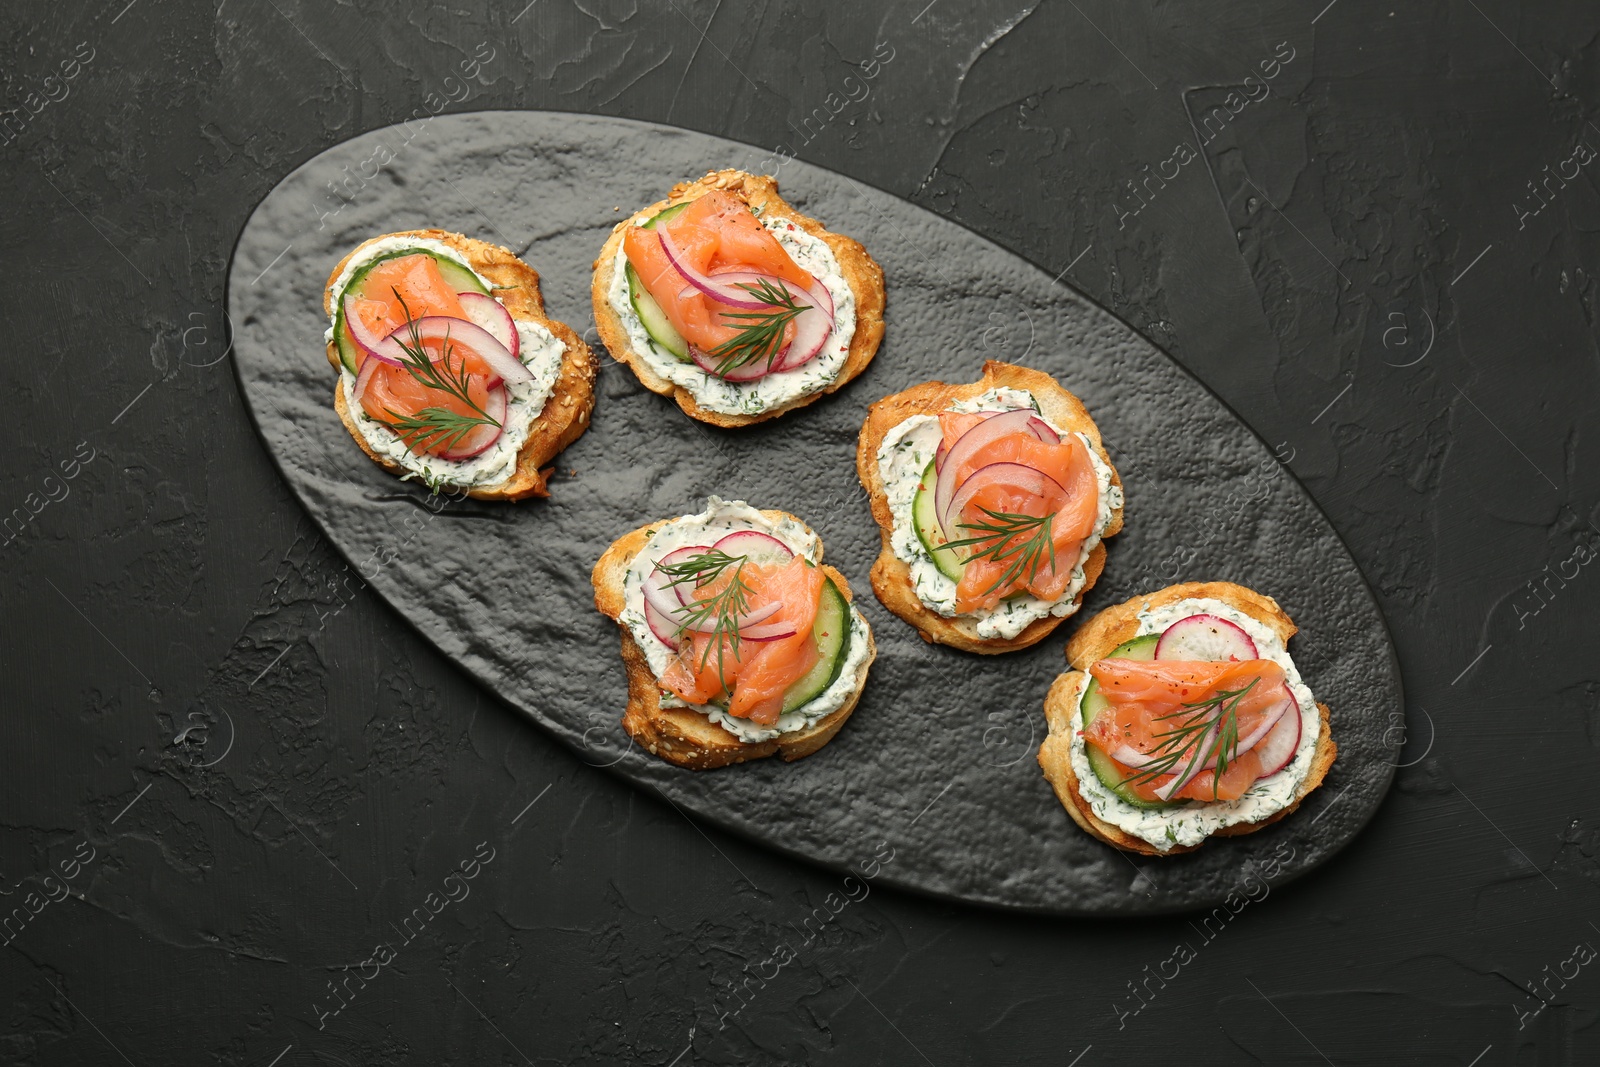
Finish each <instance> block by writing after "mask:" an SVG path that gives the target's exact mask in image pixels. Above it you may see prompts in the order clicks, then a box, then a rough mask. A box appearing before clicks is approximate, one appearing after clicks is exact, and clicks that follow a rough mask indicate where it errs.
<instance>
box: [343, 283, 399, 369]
mask: <svg viewBox="0 0 1600 1067" xmlns="http://www.w3.org/2000/svg"><path fill="white" fill-rule="evenodd" d="M355 299H356V298H355V297H354V296H352V295H351V294H349V293H346V294H345V295H344V328H345V329H346V330H348V331H349V333H350V339H351V340H352V341H354V342H355V343H356V348H357V349H359V350H360V351H361V355H362V362H363V364H364V363H365V362H366V360H367V358H369V357H370V358H372V359H376V360H379V361H380V362H383V363H387V364H389V365H390V366H392V367H398V366H401V365H402V364H403V363H404V361H405V357H406V354H405V353H404V352H402V351H401V350H400V345H399V344H398V343H396V342H393V341H391V340H389V339H388V338H385V337H379V336H378V335H377V334H375V333H373V332H372V331H371V330H369V329H368V328H367V324H366V323H364V322H362V321H361V316H360V315H357V314H356V311H355ZM392 336H393V334H390V337H392Z"/></svg>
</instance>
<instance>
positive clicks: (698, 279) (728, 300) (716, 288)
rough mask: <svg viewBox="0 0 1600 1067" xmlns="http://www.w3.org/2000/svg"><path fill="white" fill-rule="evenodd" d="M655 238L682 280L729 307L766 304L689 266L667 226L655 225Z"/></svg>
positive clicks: (751, 308)
mask: <svg viewBox="0 0 1600 1067" xmlns="http://www.w3.org/2000/svg"><path fill="white" fill-rule="evenodd" d="M656 239H657V240H659V241H660V242H661V251H663V252H665V253H666V256H667V262H669V263H671V264H672V269H673V270H675V271H677V272H678V273H679V274H681V275H682V276H683V279H684V281H686V282H688V283H689V284H690V285H692V286H694V287H695V288H696V289H698V290H699V291H700V292H702V293H704V294H705V295H706V296H709V297H710V298H711V299H713V300H715V301H717V302H718V303H719V304H727V305H728V306H729V307H736V308H740V309H742V310H745V311H759V310H761V309H762V308H764V307H766V306H767V305H766V304H765V303H763V302H761V301H760V300H756V299H755V298H754V297H752V296H751V294H750V293H748V292H746V291H745V290H743V289H740V288H738V287H737V286H734V285H732V284H726V283H723V282H720V281H718V280H717V279H715V278H713V277H711V276H710V275H709V274H702V273H700V272H699V271H697V270H695V269H694V268H693V267H691V266H690V265H689V264H688V262H687V261H686V260H685V259H684V256H683V252H682V250H680V249H679V248H678V246H677V245H676V244H675V243H673V240H672V234H671V233H669V232H668V230H667V227H665V226H657V227H656Z"/></svg>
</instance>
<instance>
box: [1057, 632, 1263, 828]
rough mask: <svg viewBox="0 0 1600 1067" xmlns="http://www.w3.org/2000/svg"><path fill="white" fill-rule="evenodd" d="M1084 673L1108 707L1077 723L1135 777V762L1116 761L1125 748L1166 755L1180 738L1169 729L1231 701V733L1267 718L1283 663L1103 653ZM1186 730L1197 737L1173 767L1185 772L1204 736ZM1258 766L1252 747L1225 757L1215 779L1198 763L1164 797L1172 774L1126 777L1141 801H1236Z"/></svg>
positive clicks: (1215, 712) (1242, 732) (1242, 733)
mask: <svg viewBox="0 0 1600 1067" xmlns="http://www.w3.org/2000/svg"><path fill="white" fill-rule="evenodd" d="M1089 673H1090V674H1091V675H1092V676H1093V677H1094V679H1095V681H1096V683H1097V684H1098V687H1099V691H1100V694H1101V695H1102V696H1103V697H1104V698H1105V700H1106V704H1107V706H1106V708H1105V709H1104V710H1102V711H1101V712H1100V713H1099V714H1098V715H1097V716H1095V719H1094V721H1093V722H1092V723H1091V724H1090V725H1089V726H1088V727H1086V728H1085V729H1084V731H1083V737H1084V740H1085V741H1087V742H1088V743H1089V744H1092V745H1094V746H1095V747H1097V748H1099V749H1100V750H1101V751H1102V752H1104V753H1105V754H1106V755H1107V756H1110V757H1112V760H1113V762H1114V763H1115V764H1116V766H1117V767H1118V768H1119V769H1120V770H1121V772H1122V773H1123V776H1124V778H1125V779H1127V778H1135V777H1136V776H1137V775H1138V774H1139V773H1140V772H1139V768H1138V767H1137V766H1129V765H1127V764H1125V763H1123V762H1122V761H1120V760H1118V759H1117V758H1116V757H1117V753H1118V752H1121V753H1122V754H1123V755H1124V756H1127V758H1128V759H1129V760H1130V761H1133V757H1132V756H1129V755H1128V750H1129V749H1131V750H1133V751H1134V752H1136V753H1139V754H1141V755H1143V756H1146V757H1159V756H1162V755H1164V754H1170V753H1172V752H1173V751H1174V750H1175V749H1178V748H1180V747H1181V746H1182V745H1183V744H1184V743H1185V738H1183V737H1179V736H1178V735H1177V734H1175V733H1174V731H1175V730H1178V729H1181V728H1184V727H1193V726H1198V725H1203V724H1205V723H1207V722H1208V721H1211V720H1215V719H1216V718H1218V716H1219V714H1220V713H1221V712H1222V711H1224V710H1226V709H1227V708H1228V707H1230V706H1231V708H1232V714H1233V716H1234V717H1235V722H1236V737H1238V738H1246V737H1250V736H1252V735H1253V734H1256V733H1258V731H1259V728H1260V727H1262V726H1263V725H1265V724H1266V723H1268V721H1269V717H1270V716H1271V715H1273V714H1274V712H1276V711H1277V709H1278V708H1279V706H1280V705H1281V704H1282V702H1283V701H1284V700H1285V699H1286V695H1287V694H1286V691H1285V688H1284V682H1285V675H1284V671H1283V668H1282V667H1280V666H1279V665H1278V664H1276V663H1274V662H1273V661H1272V660H1264V659H1249V660H1232V661H1227V662H1216V663H1212V662H1203V661H1188V660H1150V661H1142V660H1126V659H1103V660H1100V661H1099V662H1097V663H1095V664H1094V665H1093V666H1091V667H1090V668H1089ZM1190 737H1192V738H1194V740H1196V741H1199V742H1200V743H1199V744H1198V745H1196V747H1195V748H1193V749H1190V750H1188V752H1187V753H1186V754H1184V755H1183V756H1182V758H1181V759H1179V760H1178V761H1177V763H1176V765H1175V767H1174V770H1175V771H1178V772H1187V770H1188V769H1189V768H1190V765H1191V761H1192V760H1193V758H1194V756H1193V753H1195V752H1197V751H1198V752H1199V753H1200V756H1201V758H1202V760H1203V758H1204V750H1205V749H1206V748H1207V747H1208V743H1207V742H1205V741H1203V740H1202V739H1200V738H1199V737H1198V732H1195V733H1191V734H1190ZM1261 770H1262V766H1261V762H1260V760H1259V758H1258V756H1257V751H1256V749H1254V748H1251V749H1249V750H1247V751H1245V752H1240V753H1237V755H1235V756H1232V757H1231V758H1230V759H1229V760H1228V762H1227V766H1226V767H1225V768H1224V770H1223V773H1222V775H1221V776H1220V778H1219V777H1218V775H1217V774H1216V772H1215V770H1212V769H1207V770H1202V771H1200V772H1199V773H1198V774H1195V775H1194V776H1193V777H1191V778H1190V779H1189V780H1188V781H1187V782H1186V783H1185V784H1184V785H1183V786H1182V788H1180V789H1178V790H1177V791H1176V792H1174V793H1171V794H1170V795H1168V796H1161V795H1158V793H1157V790H1158V789H1160V788H1161V787H1162V786H1164V785H1166V784H1167V783H1169V782H1171V781H1172V780H1173V779H1174V778H1175V777H1177V776H1178V775H1177V774H1171V775H1166V776H1163V777H1161V778H1158V779H1155V780H1153V781H1129V782H1126V783H1125V784H1126V788H1129V789H1132V790H1133V791H1134V792H1135V793H1136V794H1137V795H1138V796H1140V797H1143V798H1144V799H1146V800H1167V799H1172V800H1175V799H1180V798H1183V799H1189V800H1237V799H1238V798H1239V797H1241V796H1243V795H1244V793H1245V790H1246V789H1248V788H1249V787H1250V786H1251V784H1252V783H1254V782H1255V780H1256V779H1257V778H1259V777H1260V776H1261Z"/></svg>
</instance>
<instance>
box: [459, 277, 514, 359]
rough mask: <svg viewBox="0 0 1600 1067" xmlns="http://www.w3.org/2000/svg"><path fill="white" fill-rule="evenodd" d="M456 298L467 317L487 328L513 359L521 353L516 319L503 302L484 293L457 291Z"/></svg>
mask: <svg viewBox="0 0 1600 1067" xmlns="http://www.w3.org/2000/svg"><path fill="white" fill-rule="evenodd" d="M456 299H457V300H459V301H461V310H462V311H465V312H466V313H467V318H468V319H470V320H472V322H473V323H474V324H475V325H478V326H482V327H483V328H484V329H485V330H488V331H489V333H491V334H492V335H493V336H494V339H495V340H496V341H499V342H500V344H501V345H502V346H504V347H505V350H506V351H507V352H510V353H511V356H512V358H513V359H515V358H516V357H518V356H520V355H521V353H522V338H521V337H519V336H518V335H517V323H516V320H515V319H513V318H512V317H511V312H509V311H507V310H506V306H505V305H504V304H502V303H500V301H498V300H496V299H495V298H494V297H492V296H488V295H486V294H484V293H472V292H467V293H457V294H456Z"/></svg>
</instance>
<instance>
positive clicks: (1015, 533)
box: [934, 508, 1056, 596]
mask: <svg viewBox="0 0 1600 1067" xmlns="http://www.w3.org/2000/svg"><path fill="white" fill-rule="evenodd" d="M981 510H982V511H983V513H984V514H985V515H987V516H989V520H990V521H988V522H963V523H958V524H957V525H959V526H960V527H961V528H962V529H963V530H976V531H978V532H977V533H975V534H974V535H973V536H971V537H963V538H962V539H961V540H959V541H946V542H945V543H944V544H942V545H939V546H938V547H937V548H935V549H934V551H935V552H938V551H940V550H942V549H947V548H948V549H956V548H972V549H974V550H975V551H974V552H973V553H972V554H971V555H970V556H968V557H967V558H966V559H963V560H961V562H962V563H971V562H972V561H973V560H979V559H990V560H993V561H994V562H996V563H1005V562H1006V561H1007V560H1009V561H1010V565H1009V566H1008V567H1007V568H1006V569H1005V572H1004V573H1003V574H1002V575H1001V576H1000V578H999V580H998V581H996V582H995V583H994V584H993V585H991V586H989V588H987V589H985V590H984V591H983V593H982V595H983V596H988V595H989V594H990V593H992V592H994V591H995V590H997V589H1005V588H1008V587H1009V586H1010V585H1011V583H1012V582H1014V581H1015V582H1021V583H1024V584H1025V583H1027V582H1031V581H1033V579H1034V576H1035V575H1037V574H1038V573H1039V568H1040V567H1041V566H1043V564H1044V561H1045V560H1047V559H1048V560H1049V561H1050V566H1052V567H1054V566H1055V565H1056V542H1055V537H1054V527H1055V518H1056V516H1055V512H1050V513H1049V514H1047V515H1014V514H1012V513H1011V512H1007V511H990V510H989V509H988V508H982V509H981ZM958 558H959V557H958Z"/></svg>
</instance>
